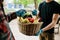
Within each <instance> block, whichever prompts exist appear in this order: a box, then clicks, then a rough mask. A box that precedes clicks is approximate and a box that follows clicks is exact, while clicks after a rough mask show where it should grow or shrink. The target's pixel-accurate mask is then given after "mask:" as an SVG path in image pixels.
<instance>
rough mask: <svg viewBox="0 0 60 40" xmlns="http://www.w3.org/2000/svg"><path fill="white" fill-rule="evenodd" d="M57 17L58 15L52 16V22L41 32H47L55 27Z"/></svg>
mask: <svg viewBox="0 0 60 40" xmlns="http://www.w3.org/2000/svg"><path fill="white" fill-rule="evenodd" d="M58 15H59V14H53V17H52V22H51V23H50V24H49V25H47V26H46V27H45V28H43V29H42V30H43V31H47V30H49V29H51V28H53V27H54V26H55V25H56V23H57V20H58Z"/></svg>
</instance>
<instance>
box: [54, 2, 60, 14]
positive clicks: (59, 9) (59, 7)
mask: <svg viewBox="0 0 60 40" xmlns="http://www.w3.org/2000/svg"><path fill="white" fill-rule="evenodd" d="M53 13H54V14H57V13H60V4H58V3H57V2H55V3H54V5H53Z"/></svg>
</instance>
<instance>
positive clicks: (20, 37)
mask: <svg viewBox="0 0 60 40" xmlns="http://www.w3.org/2000/svg"><path fill="white" fill-rule="evenodd" d="M55 1H57V2H58V3H59V4H60V0H55ZM41 2H43V0H4V10H5V13H6V14H8V13H10V12H14V11H18V10H20V9H25V10H28V11H32V10H34V9H38V5H39V4H40V3H41ZM9 24H10V28H11V31H12V33H13V35H14V37H15V39H16V40H39V36H26V35H24V34H22V33H20V32H19V29H18V23H17V19H15V20H13V21H11V22H10V23H9ZM59 26H60V25H59V24H56V28H57V29H56V30H57V31H56V32H59ZM55 40H60V33H59V34H55Z"/></svg>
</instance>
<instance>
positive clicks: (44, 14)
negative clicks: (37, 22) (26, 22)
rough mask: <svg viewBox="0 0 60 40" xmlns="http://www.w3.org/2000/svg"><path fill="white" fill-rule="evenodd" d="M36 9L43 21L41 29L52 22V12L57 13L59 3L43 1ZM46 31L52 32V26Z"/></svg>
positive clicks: (59, 7) (59, 8) (59, 6)
mask: <svg viewBox="0 0 60 40" xmlns="http://www.w3.org/2000/svg"><path fill="white" fill-rule="evenodd" d="M38 10H39V11H40V15H39V16H40V17H41V18H42V21H43V22H44V23H43V25H42V26H41V29H42V28H44V27H46V26H47V25H48V24H50V23H51V22H52V17H53V14H57V13H59V10H60V5H59V4H58V3H57V2H55V1H51V2H49V3H46V2H45V1H44V2H42V3H41V4H40V5H39V8H38ZM46 32H48V33H54V28H52V29H50V30H48V31H46Z"/></svg>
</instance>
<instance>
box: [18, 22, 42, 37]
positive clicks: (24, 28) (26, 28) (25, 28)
mask: <svg viewBox="0 0 60 40" xmlns="http://www.w3.org/2000/svg"><path fill="white" fill-rule="evenodd" d="M42 23H43V22H40V23H37V24H34V23H19V31H20V32H21V33H23V34H25V35H29V36H34V34H36V33H37V32H38V31H39V30H40V27H41V25H42Z"/></svg>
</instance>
